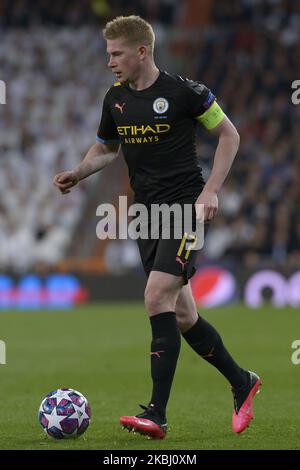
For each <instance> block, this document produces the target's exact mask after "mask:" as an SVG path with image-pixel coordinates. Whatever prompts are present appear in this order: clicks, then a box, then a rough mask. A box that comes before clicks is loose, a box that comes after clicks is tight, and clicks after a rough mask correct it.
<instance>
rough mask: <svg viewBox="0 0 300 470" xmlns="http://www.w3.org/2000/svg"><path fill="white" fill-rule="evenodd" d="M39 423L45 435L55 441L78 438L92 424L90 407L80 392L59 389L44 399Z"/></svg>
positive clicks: (40, 409) (70, 389)
mask: <svg viewBox="0 0 300 470" xmlns="http://www.w3.org/2000/svg"><path fill="white" fill-rule="evenodd" d="M39 421H40V423H41V425H42V427H43V429H44V431H45V433H46V434H48V435H49V436H51V437H54V438H55V439H64V438H70V437H77V436H80V435H81V434H83V433H84V432H85V431H86V430H87V428H88V426H89V424H90V421H91V409H90V405H89V403H88V401H87V399H86V398H85V397H84V396H83V395H82V394H81V393H80V392H77V391H76V390H73V389H72V388H59V389H57V390H53V391H52V392H50V393H48V395H47V396H46V397H45V398H44V399H43V401H42V403H41V406H40V408H39Z"/></svg>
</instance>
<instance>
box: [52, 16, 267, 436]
mask: <svg viewBox="0 0 300 470" xmlns="http://www.w3.org/2000/svg"><path fill="white" fill-rule="evenodd" d="M103 34H104V38H105V39H106V42H107V52H108V54H109V62H108V67H109V68H110V69H111V70H112V72H113V73H114V74H115V75H116V78H117V82H116V83H115V84H114V85H113V86H112V87H111V88H110V89H109V90H108V91H107V93H106V96H105V98H104V102H103V109H102V117H101V122H100V126H99V129H98V133H97V141H96V143H95V144H94V145H93V146H92V147H91V148H90V149H89V151H88V152H87V154H86V156H85V158H84V159H83V161H82V162H81V163H80V164H79V165H78V166H77V167H76V168H75V169H74V170H73V171H65V172H62V173H59V174H57V175H56V176H55V178H54V181H53V183H54V185H55V186H57V187H58V188H59V189H60V191H61V192H62V193H63V194H66V193H69V192H70V189H71V188H72V187H73V186H75V185H76V184H77V183H78V182H79V181H81V180H82V179H84V178H86V177H87V176H89V175H91V174H92V173H95V172H97V171H99V170H101V169H102V168H103V167H105V166H106V165H107V164H109V163H110V162H111V161H113V160H114V158H116V157H117V155H118V154H119V153H121V152H120V151H119V147H120V146H121V150H122V153H123V155H124V157H125V160H126V163H127V165H128V169H129V177H130V182H131V186H132V188H133V191H134V193H135V201H136V202H138V203H143V204H144V205H145V206H146V207H147V208H150V206H151V205H153V204H161V203H165V204H167V205H171V204H173V203H178V204H181V205H183V204H191V205H192V207H193V208H195V205H196V207H197V205H202V207H204V220H205V221H206V222H209V221H210V220H212V219H213V218H214V217H215V215H216V213H217V209H218V193H219V191H220V188H221V186H222V184H223V182H224V180H225V178H226V176H227V174H228V172H229V170H230V168H231V165H232V163H233V160H234V157H235V155H236V153H237V150H238V146H239V135H238V133H237V131H236V129H235V127H234V125H233V124H232V123H231V121H230V120H229V118H228V117H227V116H226V115H225V114H224V112H223V111H222V109H221V108H220V106H219V105H218V103H217V101H216V98H215V96H214V94H213V93H212V92H211V91H210V90H209V89H208V88H206V86H204V85H203V84H201V83H199V82H195V81H192V80H188V79H186V78H182V77H180V76H175V75H172V74H169V73H167V72H165V71H161V70H160V69H158V67H157V66H156V65H155V62H154V59H153V48H154V39H155V37H154V33H153V30H152V27H151V25H150V24H149V23H148V22H146V21H145V20H143V19H142V18H140V17H138V16H133V15H132V16H127V17H117V18H115V19H114V20H112V21H110V22H108V23H107V25H106V27H105V29H104V31H103ZM197 123H200V124H201V125H202V126H204V127H205V128H206V129H207V130H208V131H209V132H212V133H213V134H214V135H215V136H217V137H218V145H217V148H216V152H215V155H214V163H213V168H212V171H211V174H210V176H209V178H208V180H207V181H206V182H204V180H203V179H202V175H201V169H200V168H199V167H198V164H197V158H196V152H195V129H196V125H197ZM192 217H193V223H194V222H195V219H196V211H195V210H194V211H193V214H192ZM173 228H174V227H173ZM187 239H188V236H187V234H186V233H183V234H182V239H181V240H180V239H178V238H175V237H170V238H169V239H165V238H163V237H162V236H160V237H159V238H158V239H157V238H154V239H151V238H149V239H139V240H138V245H139V250H140V254H141V259H142V263H143V266H144V269H145V272H146V274H147V276H148V281H147V286H146V290H145V306H146V309H147V311H148V314H149V317H150V324H151V329H152V342H151V356H150V357H151V377H152V382H153V388H152V395H151V399H150V401H149V404H148V405H147V406H142V408H143V411H142V412H141V413H140V414H137V415H136V416H122V417H121V418H120V423H121V424H122V425H123V426H124V427H125V428H127V429H128V430H130V431H131V430H133V431H137V432H140V433H141V434H146V435H148V436H150V437H152V438H164V437H165V435H166V432H167V420H166V407H167V402H168V399H169V394H170V390H171V386H172V381H173V376H174V373H175V369H176V363H177V358H178V355H179V350H180V340H181V335H182V336H183V338H184V339H185V340H186V341H187V343H188V344H189V345H190V346H191V348H193V349H194V350H195V352H196V353H197V354H198V355H199V356H201V357H202V358H203V359H205V360H206V361H208V362H209V363H210V364H212V365H213V366H214V367H216V368H217V369H218V370H219V371H220V372H221V374H223V375H224V377H225V378H226V379H227V380H228V381H229V383H230V384H231V387H232V392H233V397H234V409H233V414H232V429H233V431H234V432H237V433H239V432H242V431H243V430H244V429H245V428H246V427H247V426H248V425H249V422H250V420H251V419H252V417H253V411H252V399H253V397H254V395H255V394H256V393H257V392H258V389H259V386H260V385H261V381H260V378H259V377H258V376H257V375H256V374H255V373H254V372H250V371H248V370H245V369H243V368H241V367H240V366H239V365H238V364H237V363H236V362H235V360H234V359H233V358H232V357H231V355H230V354H229V352H228V351H227V349H226V348H225V346H224V344H223V342H222V339H221V337H220V335H219V333H218V332H217V331H216V330H215V328H214V327H213V326H212V325H210V324H209V323H208V322H207V321H206V320H205V319H204V318H202V317H201V316H200V315H198V313H197V309H196V306H195V302H194V299H193V297H192V293H191V287H190V283H189V279H190V277H191V276H192V275H193V273H194V262H195V257H196V255H197V250H192V249H191V247H190V245H189V246H188V247H187V245H188V244H187V243H186V241H187Z"/></svg>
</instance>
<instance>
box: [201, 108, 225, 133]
mask: <svg viewBox="0 0 300 470" xmlns="http://www.w3.org/2000/svg"><path fill="white" fill-rule="evenodd" d="M224 116H225V114H224V112H223V111H222V109H221V108H220V106H219V105H218V103H217V102H216V101H214V102H213V104H212V105H211V106H210V107H209V108H208V110H207V111H205V113H203V114H201V116H197V117H196V119H197V121H199V122H201V124H202V125H203V126H204V127H206V129H214V127H216V126H217V125H218V124H220V122H221V121H222V120H223V118H224Z"/></svg>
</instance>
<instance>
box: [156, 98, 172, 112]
mask: <svg viewBox="0 0 300 470" xmlns="http://www.w3.org/2000/svg"><path fill="white" fill-rule="evenodd" d="M153 109H154V111H155V112H156V113H158V114H162V113H165V112H166V111H168V109H169V102H168V101H167V100H166V98H156V100H155V101H154V103H153Z"/></svg>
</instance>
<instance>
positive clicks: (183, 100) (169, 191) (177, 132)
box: [97, 72, 215, 205]
mask: <svg viewBox="0 0 300 470" xmlns="http://www.w3.org/2000/svg"><path fill="white" fill-rule="evenodd" d="M214 100H215V96H214V95H213V94H212V93H211V91H210V90H209V89H208V88H206V87H205V86H204V85H202V84H201V83H198V82H194V81H192V80H188V79H184V78H182V77H180V76H175V75H170V74H168V73H166V72H160V75H159V76H158V78H157V80H156V81H155V82H154V83H153V84H152V85H151V86H150V87H149V88H147V89H145V90H140V91H137V90H134V89H131V88H130V87H129V86H128V85H127V84H121V85H120V84H115V85H114V86H112V87H111V88H110V89H109V90H108V92H107V94H106V96H105V98H104V103H103V111H102V118H101V123H100V126H99V129H98V133H97V139H98V140H99V141H100V142H103V143H111V142H120V144H121V146H122V151H123V154H124V157H125V160H126V163H127V165H128V169H129V177H130V182H131V187H132V189H133V191H134V193H135V200H136V202H141V203H144V204H146V205H149V204H151V203H173V202H177V201H178V202H180V201H188V200H194V199H195V198H196V197H197V196H198V195H199V194H200V192H201V190H202V187H203V184H204V181H203V178H202V171H201V168H200V167H199V165H198V161H197V157H196V146H195V132H196V125H197V120H196V117H197V116H200V115H202V114H203V113H204V112H205V111H206V110H207V109H208V108H209V107H210V106H211V104H212V103H213V101H214Z"/></svg>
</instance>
